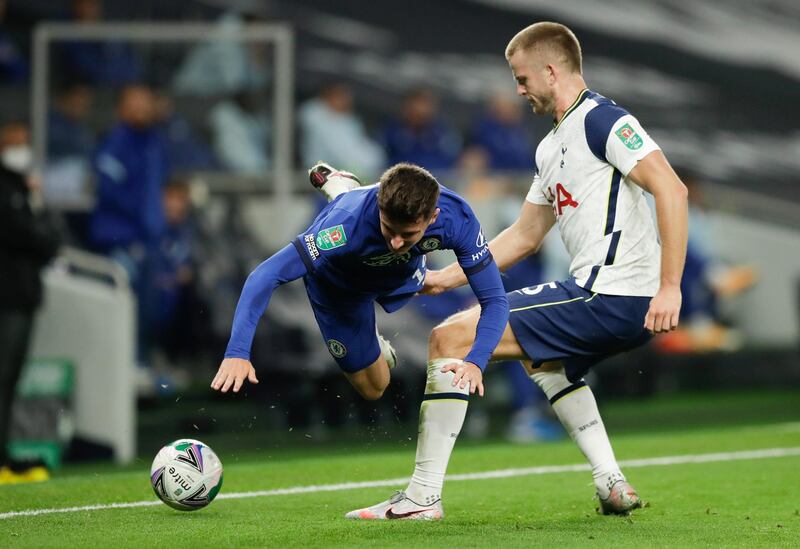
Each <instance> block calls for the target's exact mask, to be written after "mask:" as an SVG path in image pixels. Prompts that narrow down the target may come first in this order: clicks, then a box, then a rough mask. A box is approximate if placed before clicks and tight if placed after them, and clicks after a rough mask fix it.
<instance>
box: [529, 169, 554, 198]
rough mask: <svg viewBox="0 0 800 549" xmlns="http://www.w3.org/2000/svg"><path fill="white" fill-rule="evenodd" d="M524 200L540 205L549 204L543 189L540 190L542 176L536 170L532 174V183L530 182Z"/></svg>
mask: <svg viewBox="0 0 800 549" xmlns="http://www.w3.org/2000/svg"><path fill="white" fill-rule="evenodd" d="M525 200H527V201H528V202H530V203H532V204H538V205H540V206H547V205H549V204H550V201H549V200H547V196H546V195H545V194H544V190H542V178H541V177H539V173H538V172H537V173H535V174H534V175H533V183H531V188H530V190H529V191H528V195H527V196H526V197H525Z"/></svg>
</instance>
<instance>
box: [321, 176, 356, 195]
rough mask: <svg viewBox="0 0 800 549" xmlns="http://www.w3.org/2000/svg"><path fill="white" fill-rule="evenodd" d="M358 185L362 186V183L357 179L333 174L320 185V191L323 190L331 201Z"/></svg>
mask: <svg viewBox="0 0 800 549" xmlns="http://www.w3.org/2000/svg"><path fill="white" fill-rule="evenodd" d="M358 187H360V185H359V183H358V181H356V180H355V179H350V178H349V177H344V176H341V175H337V174H333V175H331V176H330V177H328V181H327V182H326V183H325V184H324V185H323V186H322V187H320V191H322V194H324V195H325V198H327V199H328V202H330V201H331V200H333V199H334V198H336V197H337V196H339V195H340V194H342V193H346V192H349V191H352V190H353V189H357V188H358Z"/></svg>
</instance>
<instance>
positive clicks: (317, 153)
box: [298, 82, 386, 180]
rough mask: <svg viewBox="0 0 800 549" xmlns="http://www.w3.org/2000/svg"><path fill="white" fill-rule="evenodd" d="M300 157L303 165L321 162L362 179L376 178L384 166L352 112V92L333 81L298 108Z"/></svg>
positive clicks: (377, 147)
mask: <svg viewBox="0 0 800 549" xmlns="http://www.w3.org/2000/svg"><path fill="white" fill-rule="evenodd" d="M298 122H299V124H300V157H301V161H302V162H303V164H304V165H306V166H312V165H314V164H315V163H316V162H319V161H321V160H324V161H325V162H328V163H330V164H333V165H334V166H339V167H340V168H341V169H344V170H347V171H349V172H352V173H354V174H355V175H356V176H358V177H360V178H361V179H364V180H372V178H375V177H377V176H378V175H379V174H380V171H381V170H382V169H383V167H384V166H385V165H386V155H385V153H384V151H383V149H382V148H381V146H380V145H379V144H378V143H377V142H376V141H374V140H373V139H371V138H370V137H369V135H367V132H366V130H365V129H364V124H363V123H362V122H361V120H360V119H359V117H358V115H357V114H356V113H355V111H354V109H353V91H352V90H351V89H350V87H349V86H347V85H345V84H343V83H340V82H335V83H331V84H326V85H325V86H323V88H322V89H321V90H320V92H319V94H318V95H317V96H316V97H314V98H312V99H310V100H308V101H306V102H305V103H303V105H301V107H300V110H299V112H298Z"/></svg>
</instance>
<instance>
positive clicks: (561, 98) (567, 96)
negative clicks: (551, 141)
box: [553, 76, 586, 124]
mask: <svg viewBox="0 0 800 549" xmlns="http://www.w3.org/2000/svg"><path fill="white" fill-rule="evenodd" d="M585 89H586V82H584V81H583V77H581V76H576V77H575V78H572V79H570V80H569V81H567V82H565V83H564V85H563V87H562V88H561V89H560V90H559V94H558V98H557V99H556V107H555V109H554V110H553V118H555V121H556V124H558V123H559V122H561V119H562V118H564V113H565V112H567V111H568V110H569V108H570V107H571V106H572V105H573V103H575V100H576V99H578V96H579V95H580V93H581V92H582V91H583V90H585Z"/></svg>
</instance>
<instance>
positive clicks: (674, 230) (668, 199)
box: [628, 150, 689, 334]
mask: <svg viewBox="0 0 800 549" xmlns="http://www.w3.org/2000/svg"><path fill="white" fill-rule="evenodd" d="M628 177H630V178H631V179H632V180H633V181H634V183H636V184H637V185H639V186H640V187H642V188H643V189H644V190H646V191H648V192H649V193H651V194H652V195H653V197H654V198H655V202H656V217H657V218H658V234H659V236H660V238H661V285H660V287H659V290H658V293H657V294H656V295H655V297H653V299H652V300H651V301H650V309H649V310H648V311H647V315H646V316H645V320H644V327H645V328H647V329H648V330H649V331H650V332H651V333H654V334H657V333H660V332H668V331H670V330H674V329H675V328H677V327H678V317H679V315H680V310H681V276H682V275H683V264H684V262H685V260H686V241H687V239H688V233H689V222H688V215H689V214H688V211H689V204H688V200H687V195H688V193H687V190H686V186H685V185H684V184H683V183H682V182H681V180H680V179H679V178H678V176H677V174H676V173H675V171H674V170H673V169H672V166H670V165H669V162H667V159H666V157H665V156H664V154H663V153H662V152H661V151H660V150H656V151H653V152H651V153H650V154H648V155H647V156H645V157H644V158H643V159H642V160H640V161H639V162H638V163H637V164H636V167H635V168H633V169H632V170H631V172H630V173H629V174H628Z"/></svg>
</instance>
